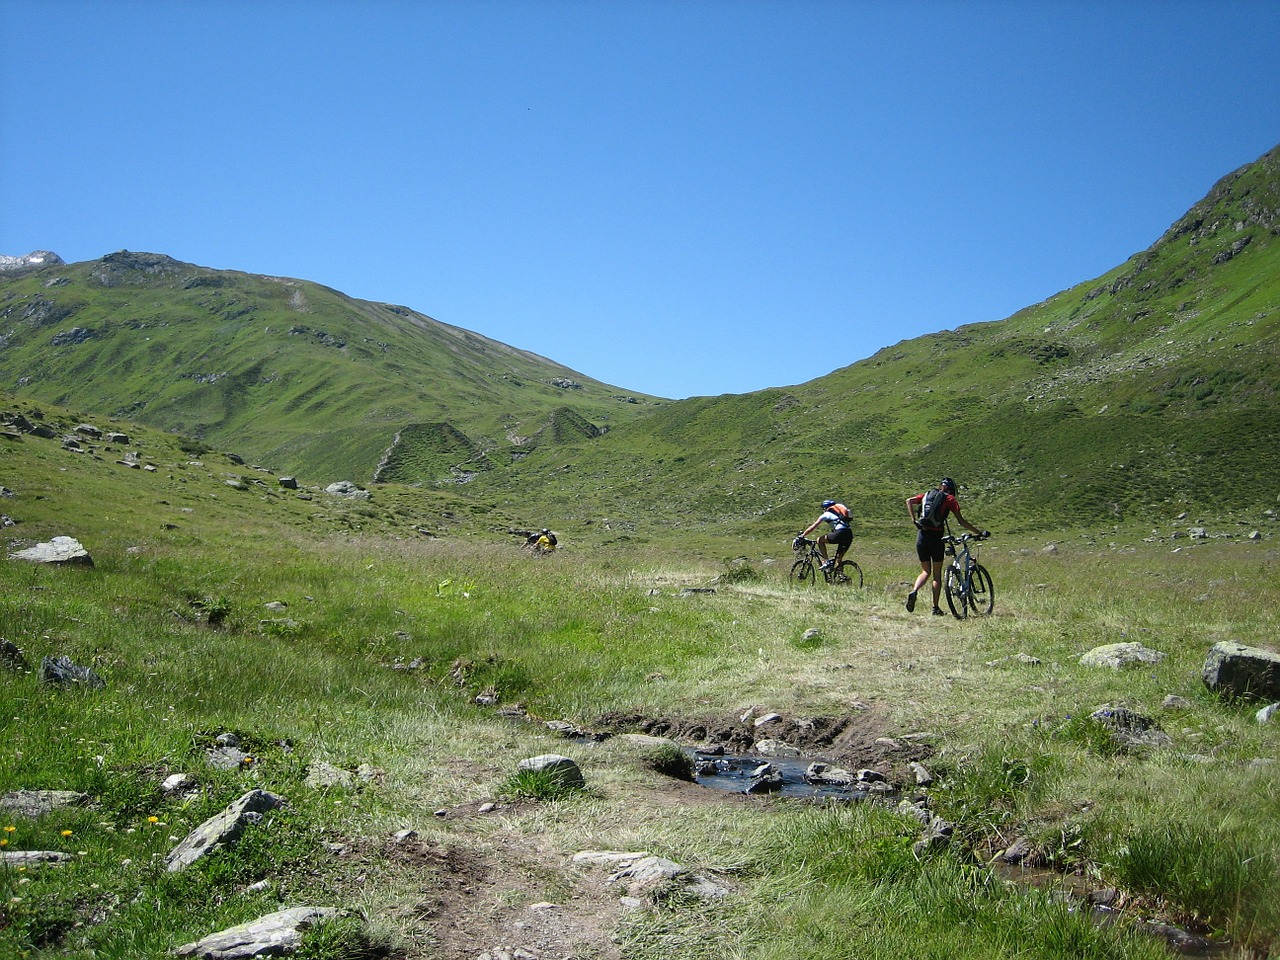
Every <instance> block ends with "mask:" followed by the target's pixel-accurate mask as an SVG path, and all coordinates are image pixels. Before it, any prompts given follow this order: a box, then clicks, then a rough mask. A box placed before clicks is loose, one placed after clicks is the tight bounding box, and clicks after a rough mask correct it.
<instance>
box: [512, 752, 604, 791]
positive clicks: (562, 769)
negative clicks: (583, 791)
mask: <svg viewBox="0 0 1280 960" xmlns="http://www.w3.org/2000/svg"><path fill="white" fill-rule="evenodd" d="M516 769H517V770H522V771H525V770H527V771H530V772H532V773H544V774H548V775H550V776H552V777H554V778H555V779H556V780H558V781H559V782H560V784H561V785H562V786H566V787H585V786H586V785H587V781H586V778H585V777H583V775H582V768H580V767H579V766H578V764H577V763H576V762H575V761H573V760H571V759H569V758H568V757H562V756H560V755H559V754H555V753H544V754H542V755H541V756H538V757H529V758H528V759H527V760H521V761H520V762H519V763H518V764H516Z"/></svg>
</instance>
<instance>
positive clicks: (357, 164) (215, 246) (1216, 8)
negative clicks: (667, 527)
mask: <svg viewBox="0 0 1280 960" xmlns="http://www.w3.org/2000/svg"><path fill="white" fill-rule="evenodd" d="M0 25H2V27H0V91H3V92H2V93H0V131H2V133H0V254H8V255H10V256H17V255H21V254H24V253H28V252H30V251H32V250H36V249H49V250H53V251H55V252H57V253H58V254H60V255H61V256H62V257H64V258H65V259H67V260H69V261H80V260H91V259H95V258H97V257H100V256H102V255H103V254H106V253H110V252H112V251H115V250H121V249H129V250H144V251H150V252H156V253H165V254H168V255H170V256H172V257H175V258H177V259H179V260H184V261H189V262H192V263H197V264H200V265H203V266H209V267H216V268H226V269H236V270H245V271H248V272H252V273H265V274H272V275H279V276H291V277H300V278H303V279H306V280H314V281H317V282H320V283H323V284H326V285H327V286H331V287H334V288H336V289H338V290H341V291H343V292H344V293H348V294H350V295H352V296H356V297H361V298H365V299H369V300H379V301H387V302H391V303H398V304H404V305H406V306H409V307H412V308H413V309H415V310H419V311H421V312H423V313H425V314H428V315H429V316H432V317H435V318H436V319H438V320H442V321H444V322H446V323H451V324H455V325H457V326H461V327H466V328H468V329H470V330H474V331H476V332H479V333H482V334H485V335H486V336H489V337H493V338H495V339H497V340H501V341H503V342H505V343H509V344H511V345H513V346H516V347H521V348H523V349H527V350H532V351H534V352H535V353H539V354H542V355H544V356H547V357H550V358H552V359H554V360H556V361H559V362H561V363H564V364H566V365H567V366H570V367H572V368H574V369H575V370H578V371H579V372H581V373H584V374H586V375H588V376H591V377H594V378H596V379H599V380H603V381H605V382H608V383H611V384H614V385H616V386H620V387H624V388H627V389H630V390H634V391H639V392H646V393H652V394H657V395H660V396H667V397H686V396H693V395H713V394H719V393H742V392H747V391H750V390H757V389H762V388H765V387H769V386H782V385H790V384H795V383H800V382H804V381H807V380H810V379H813V378H814V377H819V376H822V375H824V374H826V373H829V372H830V371H832V370H834V369H836V368H838V367H842V366H844V365H846V364H849V363H852V362H854V361H856V360H859V359H862V358H864V357H867V356H870V355H871V354H873V353H875V352H876V351H877V350H879V349H880V348H881V347H884V346H887V345H889V344H892V343H896V342H897V341H899V340H903V339H908V338H911V337H915V336H919V335H922V334H925V333H930V332H934V331H937V330H943V329H950V328H954V327H956V326H959V325H961V324H964V323H971V322H975V321H985V320H998V319H1001V318H1003V317H1006V316H1008V315H1010V314H1012V313H1013V312H1015V311H1016V310H1018V309H1020V308H1022V307H1024V306H1027V305H1029V304H1032V303H1037V302H1039V301H1041V300H1043V299H1045V298H1047V297H1049V296H1052V295H1053V294H1054V293H1056V292H1058V291H1059V290H1062V289H1064V288H1066V287H1069V286H1071V285H1073V284H1075V283H1077V282H1080V281H1082V280H1087V279H1090V278H1092V277H1095V276H1097V275H1099V274H1101V273H1103V272H1105V271H1106V270H1109V269H1110V268H1111V267H1113V266H1116V265H1117V264H1119V263H1121V262H1123V261H1124V260H1125V259H1126V258H1127V257H1129V256H1130V255H1131V254H1133V253H1136V252H1137V251H1139V250H1142V249H1144V248H1145V247H1147V246H1149V245H1150V244H1151V243H1153V242H1154V241H1155V240H1156V239H1158V237H1159V236H1160V234H1161V233H1162V232H1163V231H1164V229H1165V228H1166V227H1167V226H1168V225H1169V224H1170V223H1172V222H1173V221H1174V220H1175V219H1177V218H1178V217H1179V216H1180V215H1181V214H1182V213H1183V212H1185V210H1186V209H1187V208H1188V207H1190V206H1191V205H1192V204H1193V203H1195V202H1196V201H1197V200H1199V199H1200V198H1201V197H1202V196H1203V195H1204V194H1205V193H1207V192H1208V190H1209V188H1210V187H1211V186H1212V185H1213V183H1214V182H1215V181H1216V180H1217V179H1218V178H1220V177H1221V176H1223V175H1224V174H1226V173H1229V172H1230V171H1232V170H1234V169H1236V168H1237V167H1239V166H1242V165H1244V164H1246V163H1249V162H1251V161H1253V160H1255V159H1257V158H1258V157H1259V156H1260V155H1262V154H1263V153H1265V152H1266V151H1267V150H1269V149H1270V148H1271V147H1273V146H1275V145H1276V144H1277V143H1278V142H1280V55H1278V53H1280V3H1275V2H1273V0H1266V2H1251V0H1214V2H1197V0H1159V2H1128V3H1125V2H1107V3H1103V2H1083V0H1082V2H1054V0H1019V2H985V0H964V2H962V0H950V2H927V3H926V2H909V0H907V2H876V3H870V2H866V3H864V2H808V0H789V2H782V0H778V2H758V0H757V2H672V0H613V2H601V0H592V2H569V0H561V2H549V0H548V2H540V0H523V2H501V0H468V2H407V0H404V2H393V0H358V2H356V0H351V2H325V0H314V2H303V0H288V2H286V0H253V2H237V0H208V2H194V0H193V2H175V0H171V2H161V0H118V2H114V0H97V2H69V0H23V2H18V0H0Z"/></svg>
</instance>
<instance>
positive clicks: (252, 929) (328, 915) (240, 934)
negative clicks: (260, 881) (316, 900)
mask: <svg viewBox="0 0 1280 960" xmlns="http://www.w3.org/2000/svg"><path fill="white" fill-rule="evenodd" d="M341 915H342V911H341V910H339V909H338V908H337V907H292V908H290V909H288V910H280V911H277V912H276V913H269V914H267V915H266V916H265V917H259V918H258V919H257V920H251V921H249V922H248V923H241V924H238V925H237V926H234V927H228V928H227V929H226V930H223V931H221V932H220V933H215V934H212V935H211V936H208V937H205V938H204V939H203V940H197V941H195V942H194V943H188V944H184V945H183V946H181V947H178V948H177V949H176V950H174V951H173V952H174V953H175V954H177V955H178V956H180V957H199V958H201V960H239V958H241V957H278V956H281V955H283V954H288V953H293V952H294V951H295V950H297V949H298V947H300V946H302V935H303V934H304V933H305V932H306V931H307V930H309V929H311V928H312V927H314V926H316V925H317V924H320V923H323V922H325V921H326V920H331V919H333V918H335V917H339V916H341Z"/></svg>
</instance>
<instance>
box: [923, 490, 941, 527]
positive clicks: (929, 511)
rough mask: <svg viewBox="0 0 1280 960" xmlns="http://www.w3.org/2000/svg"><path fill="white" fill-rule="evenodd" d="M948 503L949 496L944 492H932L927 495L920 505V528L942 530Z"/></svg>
mask: <svg viewBox="0 0 1280 960" xmlns="http://www.w3.org/2000/svg"><path fill="white" fill-rule="evenodd" d="M946 502H947V495H946V493H945V492H944V491H942V490H930V491H929V492H928V493H926V494H925V495H924V500H923V502H921V504H920V526H922V527H929V528H930V529H932V530H940V529H942V523H943V517H944V515H945V514H944V510H943V506H944V505H945V504H946Z"/></svg>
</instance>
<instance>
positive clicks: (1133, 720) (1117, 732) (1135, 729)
mask: <svg viewBox="0 0 1280 960" xmlns="http://www.w3.org/2000/svg"><path fill="white" fill-rule="evenodd" d="M1090 716H1091V717H1092V719H1093V720H1095V721H1097V722H1098V723H1100V724H1102V725H1103V726H1104V727H1106V728H1107V730H1109V731H1110V732H1111V736H1112V739H1113V740H1114V741H1115V742H1116V745H1117V746H1119V747H1120V749H1121V750H1126V751H1129V750H1135V749H1142V748H1146V747H1167V746H1169V745H1170V744H1172V743H1173V738H1172V737H1170V736H1169V735H1168V734H1167V733H1165V732H1164V731H1163V730H1161V729H1160V727H1159V725H1158V724H1157V723H1156V722H1155V721H1154V720H1151V719H1150V718H1148V717H1144V716H1142V715H1141V714H1139V713H1135V712H1134V711H1132V710H1130V709H1128V708H1126V707H1116V706H1104V707H1099V708H1098V709H1097V710H1095V711H1094V712H1093V713H1092V714H1090Z"/></svg>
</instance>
